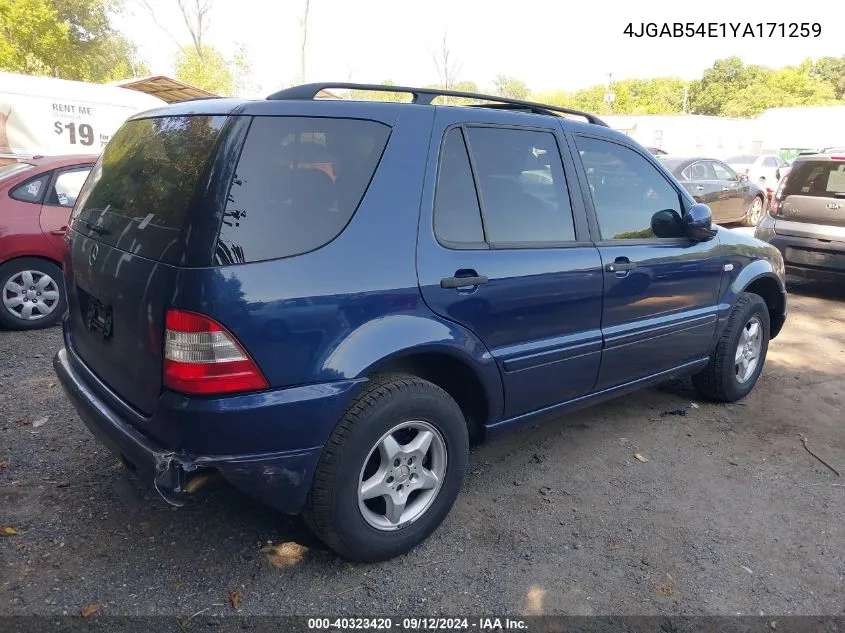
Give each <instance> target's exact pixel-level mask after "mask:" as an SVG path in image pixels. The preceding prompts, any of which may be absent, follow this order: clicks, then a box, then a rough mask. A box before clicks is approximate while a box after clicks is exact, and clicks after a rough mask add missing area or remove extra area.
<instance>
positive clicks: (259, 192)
mask: <svg viewBox="0 0 845 633" xmlns="http://www.w3.org/2000/svg"><path fill="white" fill-rule="evenodd" d="M389 135H390V128H389V127H388V126H386V125H384V124H382V123H376V122H375V121H364V120H359V119H332V118H316V117H315V118H310V117H269V116H268V117H256V118H255V119H254V120H253V122H252V125H251V126H250V130H249V134H248V135H247V139H246V142H245V143H244V147H243V150H242V152H241V156H240V159H239V161H238V165H237V168H236V170H235V176H234V178H233V180H232V185H231V188H230V190H229V201H228V203H227V205H226V209H225V212H224V214H223V222H222V224H221V227H220V235H219V238H218V240H217V247H216V249H215V255H214V261H215V264H217V265H228V264H239V263H246V262H255V261H263V260H267V259H278V258H282V257H290V256H293V255H300V254H302V253H307V252H309V251H312V250H315V249H317V248H320V247H321V246H324V245H325V244H327V243H328V242H330V241H332V240H333V239H334V238H335V237H337V236H338V235H339V234H340V233H341V232H342V231H343V229H344V228H345V227H346V225H347V224H348V223H349V221H350V219H351V218H352V216H353V215H354V213H355V210H356V209H357V208H358V205H359V204H360V202H361V199H362V198H363V197H364V194H365V192H366V190H367V187H368V186H369V184H370V181H371V180H372V177H373V175H374V174H375V171H376V168H377V167H378V163H379V161H380V160H381V155H382V152H383V151H384V148H385V146H386V145H387V140H388V137H389Z"/></svg>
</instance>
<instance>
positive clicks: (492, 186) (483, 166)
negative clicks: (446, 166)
mask: <svg viewBox="0 0 845 633" xmlns="http://www.w3.org/2000/svg"><path fill="white" fill-rule="evenodd" d="M467 134H468V136H469V147H470V151H471V152H472V156H473V160H474V162H475V167H476V170H477V172H476V178H477V181H478V187H479V190H480V194H481V206H482V209H483V211H484V226H485V230H486V236H487V241H488V242H490V243H493V244H495V243H497V242H498V243H513V244H520V243H522V244H531V243H549V242H570V241H574V240H575V225H574V221H573V217H572V207H571V205H570V202H569V191H568V189H567V187H566V179H565V178H564V175H563V164H562V162H561V158H560V151H559V150H558V147H557V140H556V139H555V135H554V134H552V133H551V132H535V131H531V130H515V129H503V128H488V127H471V128H468V129H467Z"/></svg>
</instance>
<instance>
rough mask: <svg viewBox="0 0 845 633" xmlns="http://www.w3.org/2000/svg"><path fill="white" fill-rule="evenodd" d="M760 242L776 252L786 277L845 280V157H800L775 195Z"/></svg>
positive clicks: (836, 153)
mask: <svg viewBox="0 0 845 633" xmlns="http://www.w3.org/2000/svg"><path fill="white" fill-rule="evenodd" d="M755 237H757V238H758V239H761V240H764V241H766V242H769V243H770V244H772V245H774V246H776V247H777V248H778V249H779V250H780V251H781V253H782V254H783V259H784V262H785V264H786V272H787V273H789V274H792V275H797V276H801V277H809V278H819V279H821V278H828V279H831V278H833V279H840V280H841V279H842V278H843V276H845V151H843V150H842V149H841V148H835V149H831V150H825V151H822V152H819V153H816V154H807V155H803V156H798V158H796V159H795V161H794V162H793V164H792V168H791V170H790V172H789V174H788V175H787V176H784V177H783V178H782V179H781V181H780V184H779V185H778V188H777V191H776V192H775V195H774V198H773V200H772V203H771V206H770V208H769V215H768V216H767V217H766V218H764V219H763V221H762V222H761V223H760V224H759V226H758V227H757V232H756V234H755Z"/></svg>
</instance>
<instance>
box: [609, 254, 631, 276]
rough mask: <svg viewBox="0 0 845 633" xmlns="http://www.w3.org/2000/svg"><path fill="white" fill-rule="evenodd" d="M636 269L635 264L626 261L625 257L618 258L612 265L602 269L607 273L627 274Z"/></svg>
mask: <svg viewBox="0 0 845 633" xmlns="http://www.w3.org/2000/svg"><path fill="white" fill-rule="evenodd" d="M636 267H637V264H636V263H635V262H632V261H630V260H628V258H627V257H620V258H618V259H617V260H616V261H614V262H613V263H612V264H608V265H607V266H605V267H604V269H605V270H606V271H607V272H609V273H627V272H630V271H632V270H634V269H635V268H636Z"/></svg>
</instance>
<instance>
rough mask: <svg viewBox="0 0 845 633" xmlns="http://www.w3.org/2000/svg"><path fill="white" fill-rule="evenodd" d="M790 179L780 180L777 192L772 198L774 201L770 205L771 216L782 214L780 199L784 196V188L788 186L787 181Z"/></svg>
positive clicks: (785, 177) (786, 177) (787, 177)
mask: <svg viewBox="0 0 845 633" xmlns="http://www.w3.org/2000/svg"><path fill="white" fill-rule="evenodd" d="M788 179H789V176H788V175H787V176H784V177H783V178H781V179H780V183H778V188H777V191H775V195H774V196H773V197H772V201H771V203H770V204H769V215H778V214H779V213H780V198H781V196H782V195H783V187H784V185H786V181H787V180H788Z"/></svg>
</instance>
